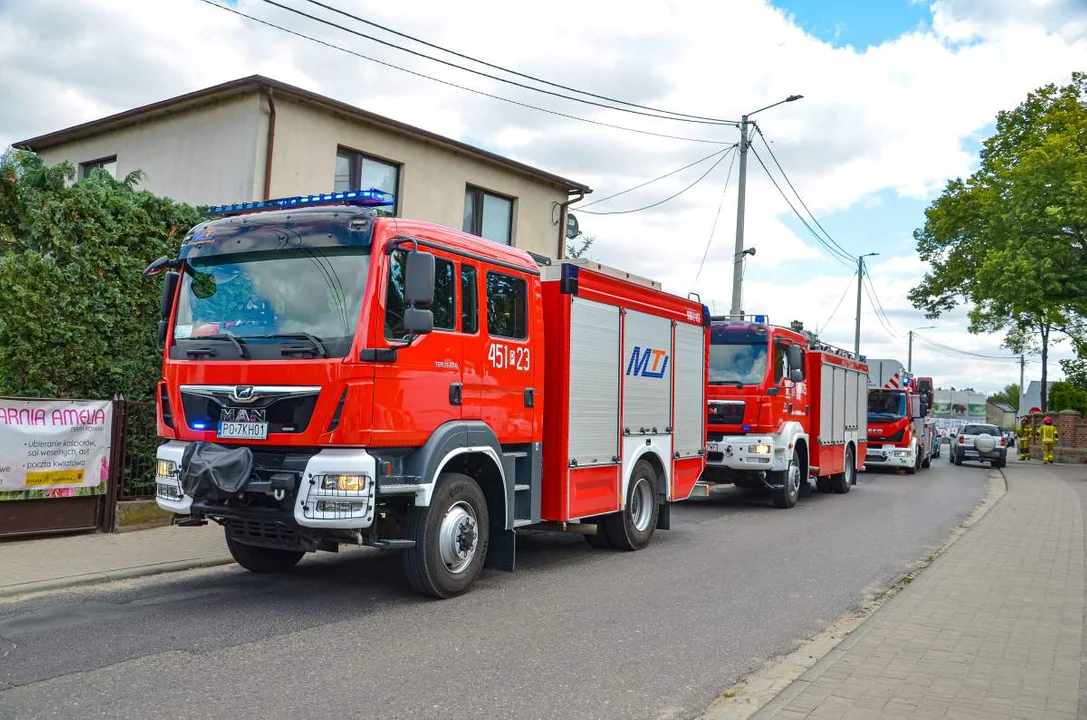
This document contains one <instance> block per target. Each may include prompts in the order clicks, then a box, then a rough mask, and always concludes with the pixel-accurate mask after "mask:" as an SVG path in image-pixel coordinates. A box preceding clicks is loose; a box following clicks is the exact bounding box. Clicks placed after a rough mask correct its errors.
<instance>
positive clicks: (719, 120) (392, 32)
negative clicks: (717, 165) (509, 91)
mask: <svg viewBox="0 0 1087 720" xmlns="http://www.w3.org/2000/svg"><path fill="white" fill-rule="evenodd" d="M305 1H306V2H308V3H309V4H310V5H316V6H317V7H320V8H324V9H325V10H328V11H330V12H334V13H337V14H339V15H343V16H344V17H348V18H351V19H352V20H356V21H358V22H360V23H363V24H365V25H369V26H370V27H374V28H377V29H379V30H384V31H385V32H387V33H389V34H390V35H396V36H397V37H402V38H404V39H406V40H411V41H412V42H416V43H419V44H420V45H423V46H425V47H429V48H432V49H434V50H440V51H441V52H444V53H447V54H449V55H452V56H454V57H458V58H461V59H462V60H468V61H470V62H473V63H476V64H478V65H482V66H484V67H489V68H491V69H493V70H499V71H501V72H504V73H508V74H510V75H514V76H516V77H520V78H524V79H526V80H532V81H533V82H538V83H540V84H542V85H547V86H550V87H554V88H559V89H560V90H568V91H569V92H573V93H577V94H579V95H586V96H588V97H594V98H596V99H598V100H605V101H607V102H610V103H616V104H618V105H626V106H627V107H632V108H638V109H640V110H648V111H650V112H653V113H664V114H667V115H673V116H675V118H689V119H691V120H701V121H705V122H709V123H713V124H728V125H737V122H736V121H735V120H725V119H723V118H712V117H707V116H705V115H691V114H690V113H681V112H674V111H672V110H662V109H660V108H655V107H651V106H649V105H639V104H638V103H632V102H627V101H626V100H619V99H617V98H613V97H608V96H607V95H598V94H597V93H593V92H589V91H588V90H579V89H578V88H575V87H570V86H569V85H563V84H561V83H556V82H552V81H550V80H544V79H543V78H540V77H536V76H535V75H529V74H527V73H523V72H518V71H517V70H511V69H510V68H507V67H503V66H501V65H496V64H494V63H491V62H487V61H486V60H480V59H479V58H477V57H472V56H471V55H466V54H464V53H461V52H457V51H456V50H450V49H449V48H447V47H443V46H441V45H438V44H436V43H432V42H428V41H426V40H423V39H422V38H418V37H415V36H414V35H409V34H408V33H405V32H401V31H399V30H395V29H393V28H391V27H388V26H387V25H382V24H380V23H377V22H374V21H373V20H367V19H366V18H363V17H359V16H358V15H354V14H352V13H349V12H347V11H346V10H342V9H340V8H337V7H333V6H332V5H327V4H325V3H323V2H319V0H305ZM379 42H380V41H379ZM386 44H387V43H386ZM396 47H398V48H399V46H396ZM399 49H403V48H399ZM424 57H429V56H424ZM432 59H434V58H432ZM457 67H459V66H457ZM465 69H467V68H465ZM469 72H475V71H474V70H469ZM488 77H489V76H488ZM533 89H535V88H533ZM614 109H619V108H614ZM673 119H674V118H673Z"/></svg>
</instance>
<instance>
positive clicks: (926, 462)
mask: <svg viewBox="0 0 1087 720" xmlns="http://www.w3.org/2000/svg"><path fill="white" fill-rule="evenodd" d="M931 465H932V456H931V455H927V456H925V457H923V458H921V468H922V469H924V470H928V469H929V467H930V466H931Z"/></svg>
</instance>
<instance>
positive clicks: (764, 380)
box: [696, 315, 868, 508]
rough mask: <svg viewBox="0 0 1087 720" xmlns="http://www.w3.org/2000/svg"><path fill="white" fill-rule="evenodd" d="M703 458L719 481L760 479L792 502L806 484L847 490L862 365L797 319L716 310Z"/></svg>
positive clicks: (748, 483) (708, 475)
mask: <svg viewBox="0 0 1087 720" xmlns="http://www.w3.org/2000/svg"><path fill="white" fill-rule="evenodd" d="M710 338H711V340H710V370H709V387H708V390H707V394H708V396H709V401H708V419H707V428H708V434H707V443H706V445H707V447H706V450H707V453H706V455H707V464H706V471H705V473H704V475H703V479H702V481H701V482H700V483H699V486H698V488H697V492H696V494H697V495H709V494H710V491H711V490H712V488H713V487H714V486H715V485H718V484H723V483H732V484H734V485H738V486H740V487H749V488H764V489H767V490H769V491H770V492H771V494H772V496H773V499H774V504H775V505H777V506H778V507H782V508H789V507H792V506H793V505H795V504H796V500H797V497H798V496H799V495H801V494H807V493H809V492H810V490H811V484H810V483H811V480H812V479H814V481H815V487H816V488H817V489H818V490H819V491H820V492H831V491H833V492H837V493H847V492H849V490H850V488H851V487H852V486H853V485H855V484H856V482H857V472H858V471H859V470H860V468H861V467H862V465H863V462H864V455H865V448H866V441H867V427H866V415H865V397H866V389H867V382H868V375H867V372H868V368H867V366H866V365H865V364H864V363H863V362H862V361H860V360H859V359H858V358H857V357H856V356H854V355H853V354H852V353H850V352H847V351H845V350H841V349H838V348H835V347H831V346H830V345H826V344H823V343H820V342H819V341H818V340H817V339H816V338H815V337H814V336H812V335H811V334H810V333H807V332H805V331H804V329H803V325H802V324H800V323H793V324H792V325H791V326H790V327H788V328H785V327H778V326H774V325H771V324H770V323H769V322H768V320H767V318H766V317H765V316H763V315H755V316H753V318H752V319H739V318H735V319H733V318H728V317H721V318H714V319H713V323H712V325H711V328H710Z"/></svg>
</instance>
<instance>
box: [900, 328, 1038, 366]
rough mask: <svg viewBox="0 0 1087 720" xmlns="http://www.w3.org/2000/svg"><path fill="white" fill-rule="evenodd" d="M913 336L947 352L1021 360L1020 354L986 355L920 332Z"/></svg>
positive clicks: (976, 356)
mask: <svg viewBox="0 0 1087 720" xmlns="http://www.w3.org/2000/svg"><path fill="white" fill-rule="evenodd" d="M913 336H914V338H916V339H918V340H920V341H921V342H923V343H925V344H927V345H931V346H932V347H934V348H938V349H940V350H944V351H946V352H952V353H957V354H959V355H966V356H969V357H975V358H980V359H982V360H1014V361H1015V362H1019V356H1018V355H986V354H984V353H976V352H971V351H970V350H960V349H959V348H955V347H951V346H950V345H944V344H943V343H941V342H937V341H935V340H931V339H929V338H927V337H925V336H924V335H922V334H920V333H918V332H914V334H913ZM1031 362H1033V361H1031V360H1028V361H1027V364H1028V365H1029V364H1030V363H1031Z"/></svg>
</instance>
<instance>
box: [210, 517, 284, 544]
mask: <svg viewBox="0 0 1087 720" xmlns="http://www.w3.org/2000/svg"><path fill="white" fill-rule="evenodd" d="M224 522H225V524H226V525H227V527H228V528H229V530H230V535H231V537H233V538H234V539H235V540H237V541H238V542H240V543H242V544H243V545H256V546H258V547H267V548H280V549H283V550H300V549H301V544H300V542H299V538H298V533H296V532H294V531H293V530H291V529H290V528H288V527H286V526H285V525H281V524H279V523H275V522H266V521H263V520H238V519H234V518H232V519H229V520H226V521H224Z"/></svg>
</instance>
